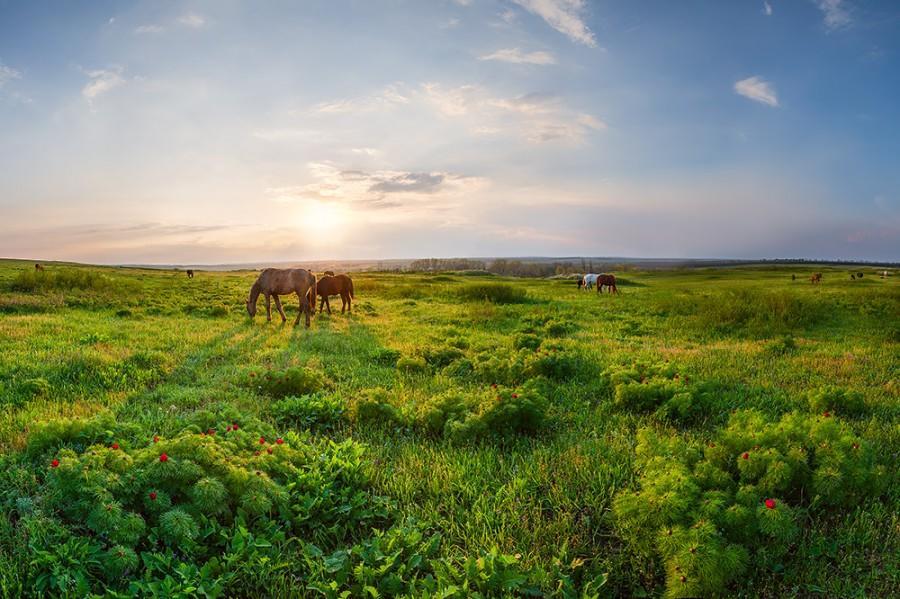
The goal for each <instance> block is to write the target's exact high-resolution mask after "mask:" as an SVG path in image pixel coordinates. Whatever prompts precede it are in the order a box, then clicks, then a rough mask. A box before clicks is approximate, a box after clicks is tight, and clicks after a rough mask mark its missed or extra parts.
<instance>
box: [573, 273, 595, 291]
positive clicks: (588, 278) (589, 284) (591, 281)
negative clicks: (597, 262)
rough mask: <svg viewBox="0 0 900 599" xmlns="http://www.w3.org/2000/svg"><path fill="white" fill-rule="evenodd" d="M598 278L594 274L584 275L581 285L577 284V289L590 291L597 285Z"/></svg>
mask: <svg viewBox="0 0 900 599" xmlns="http://www.w3.org/2000/svg"><path fill="white" fill-rule="evenodd" d="M599 276H600V275H598V274H596V273H588V274H586V275H584V276H583V277H581V283H579V285H578V287H579V289H582V290H585V291H590V290H591V289H593V288H594V285H596V284H597V277H599Z"/></svg>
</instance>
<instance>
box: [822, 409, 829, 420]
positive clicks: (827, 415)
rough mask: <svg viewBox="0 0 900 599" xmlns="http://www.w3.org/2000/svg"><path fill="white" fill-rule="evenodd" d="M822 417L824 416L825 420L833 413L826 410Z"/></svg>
mask: <svg viewBox="0 0 900 599" xmlns="http://www.w3.org/2000/svg"><path fill="white" fill-rule="evenodd" d="M822 416H824V417H825V418H828V417H829V416H831V412H829V411H827V410H826V411H825V413H824V414H822Z"/></svg>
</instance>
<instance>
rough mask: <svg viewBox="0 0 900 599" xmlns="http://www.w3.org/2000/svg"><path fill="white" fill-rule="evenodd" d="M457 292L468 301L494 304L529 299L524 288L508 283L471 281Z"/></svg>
mask: <svg viewBox="0 0 900 599" xmlns="http://www.w3.org/2000/svg"><path fill="white" fill-rule="evenodd" d="M457 293H458V294H459V297H461V298H462V299H464V300H467V301H488V302H492V303H494V304H519V303H522V302H524V301H525V300H526V299H528V294H527V293H526V292H525V290H524V289H521V288H519V287H514V286H513V285H509V284H507V283H470V284H468V285H465V286H464V287H461V288H460V289H459V290H458V291H457Z"/></svg>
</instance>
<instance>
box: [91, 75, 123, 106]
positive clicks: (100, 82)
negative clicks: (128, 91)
mask: <svg viewBox="0 0 900 599" xmlns="http://www.w3.org/2000/svg"><path fill="white" fill-rule="evenodd" d="M84 74H85V75H87V76H88V79H89V81H88V83H87V85H85V86H84V87H83V88H82V89H81V95H82V96H84V97H85V99H86V100H87V101H88V103H89V104H93V102H94V100H95V99H97V98H98V97H100V96H101V95H103V94H105V93H106V92H108V91H110V90H113V89H115V88H117V87H119V86H120V85H123V84H124V83H125V79H123V78H122V69H121V68H120V67H115V68H113V69H97V70H94V71H84Z"/></svg>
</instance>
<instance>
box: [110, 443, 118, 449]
mask: <svg viewBox="0 0 900 599" xmlns="http://www.w3.org/2000/svg"><path fill="white" fill-rule="evenodd" d="M110 447H112V448H113V449H118V448H119V444H118V443H113V444H112V445H110Z"/></svg>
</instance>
